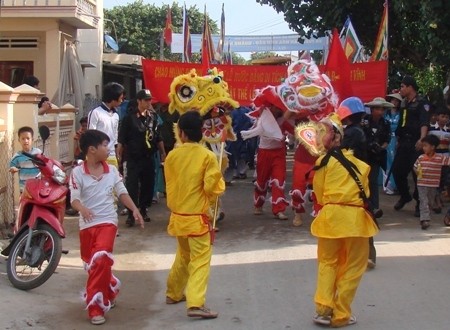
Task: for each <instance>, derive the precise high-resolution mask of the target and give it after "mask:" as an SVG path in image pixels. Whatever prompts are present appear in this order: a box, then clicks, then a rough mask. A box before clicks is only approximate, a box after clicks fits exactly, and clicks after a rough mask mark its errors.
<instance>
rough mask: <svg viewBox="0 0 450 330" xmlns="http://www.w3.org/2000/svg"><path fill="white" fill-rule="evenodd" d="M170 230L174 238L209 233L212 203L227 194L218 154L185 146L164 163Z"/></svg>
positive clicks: (190, 145)
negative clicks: (224, 193)
mask: <svg viewBox="0 0 450 330" xmlns="http://www.w3.org/2000/svg"><path fill="white" fill-rule="evenodd" d="M164 176H165V178H166V192H167V206H168V207H169V209H170V210H171V212H172V213H171V215H170V220H169V226H168V228H167V231H168V233H169V234H170V235H172V236H199V235H203V234H205V233H206V232H208V230H209V229H208V222H209V221H210V212H209V208H210V204H211V203H212V202H213V201H214V200H215V198H216V197H217V196H219V195H221V194H222V193H223V192H224V191H225V181H224V180H223V177H222V173H221V172H220V168H219V164H218V162H217V157H216V155H215V154H214V153H213V152H212V151H210V150H208V149H206V148H205V147H204V146H202V145H200V144H198V143H184V144H182V145H180V146H179V147H178V148H175V149H174V150H172V151H171V152H170V153H169V155H168V156H167V158H166V160H165V162H164Z"/></svg>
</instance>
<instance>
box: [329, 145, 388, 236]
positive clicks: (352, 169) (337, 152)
mask: <svg viewBox="0 0 450 330" xmlns="http://www.w3.org/2000/svg"><path fill="white" fill-rule="evenodd" d="M331 155H332V156H333V157H334V158H336V159H337V160H338V161H339V162H340V163H341V164H342V166H344V168H345V169H346V170H347V171H348V173H349V174H350V176H351V177H352V178H353V180H354V181H355V182H356V184H357V186H358V188H359V194H360V196H361V199H362V200H363V203H364V208H365V209H366V210H367V211H368V212H369V214H370V215H371V218H372V220H373V222H374V223H375V224H376V225H377V227H378V228H380V226H379V224H378V221H377V219H376V218H375V216H374V214H373V208H372V205H371V203H370V201H369V199H368V198H367V195H366V192H365V190H364V187H363V184H362V182H361V180H360V179H359V177H358V175H357V174H356V172H358V173H359V174H361V172H360V171H359V169H358V167H357V166H356V165H355V164H353V163H352V162H351V161H350V160H349V159H348V158H347V157H345V156H344V154H343V153H342V150H341V149H333V150H332V151H331Z"/></svg>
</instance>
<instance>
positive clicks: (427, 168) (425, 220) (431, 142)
mask: <svg viewBox="0 0 450 330" xmlns="http://www.w3.org/2000/svg"><path fill="white" fill-rule="evenodd" d="M420 142H421V143H422V150H423V152H424V153H423V154H422V155H420V156H419V157H418V158H417V160H416V162H415V163H414V171H415V172H416V174H417V191H418V193H419V207H420V226H421V227H422V229H423V230H425V229H427V228H428V227H430V207H429V204H430V203H431V202H432V201H434V200H435V199H436V194H437V192H438V190H437V189H438V187H439V182H440V179H441V171H442V166H449V165H450V157H448V156H445V155H443V154H441V153H437V152H436V148H437V147H438V145H439V138H438V137H437V136H436V135H431V134H430V135H427V136H425V137H424V138H423V139H421V140H420Z"/></svg>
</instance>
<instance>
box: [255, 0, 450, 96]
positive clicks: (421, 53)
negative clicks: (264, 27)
mask: <svg viewBox="0 0 450 330" xmlns="http://www.w3.org/2000/svg"><path fill="white" fill-rule="evenodd" d="M256 2H258V3H260V4H261V5H263V4H267V5H270V6H272V7H273V8H274V9H275V10H276V11H277V12H283V13H284V18H285V20H286V22H288V24H289V27H290V28H291V29H293V30H294V31H296V32H297V33H298V34H299V35H300V40H301V41H303V40H305V38H311V37H316V38H317V37H323V36H325V35H326V34H327V33H328V31H330V30H331V29H333V28H335V27H336V28H338V29H340V28H342V25H343V24H344V22H345V20H346V18H347V17H350V18H351V20H352V23H353V25H354V27H355V30H356V32H357V33H358V37H359V39H360V41H361V43H362V44H363V45H365V46H366V47H367V49H369V50H371V49H373V48H374V44H375V39H376V36H377V32H378V27H379V24H380V21H381V16H382V13H383V6H382V4H383V1H381V0H365V1H361V0H334V1H329V0H303V1H297V0H256ZM449 40H450V1H448V0H422V1H406V0H391V1H389V61H390V63H389V64H390V73H389V75H390V80H391V81H396V79H395V78H396V76H401V75H404V74H405V73H408V74H412V75H415V76H417V75H419V76H425V75H426V72H428V71H430V68H433V70H437V71H439V72H443V73H444V72H449V70H450V61H449V60H448V58H449V56H450V42H448V41H449ZM434 72H436V71H434ZM445 76H446V75H445V74H443V75H440V76H439V77H434V78H435V79H437V80H438V83H442V84H443V83H444V81H445ZM422 87H423V86H422ZM427 88H430V89H431V86H426V87H425V88H424V91H425V92H426V91H427V90H426V89H427Z"/></svg>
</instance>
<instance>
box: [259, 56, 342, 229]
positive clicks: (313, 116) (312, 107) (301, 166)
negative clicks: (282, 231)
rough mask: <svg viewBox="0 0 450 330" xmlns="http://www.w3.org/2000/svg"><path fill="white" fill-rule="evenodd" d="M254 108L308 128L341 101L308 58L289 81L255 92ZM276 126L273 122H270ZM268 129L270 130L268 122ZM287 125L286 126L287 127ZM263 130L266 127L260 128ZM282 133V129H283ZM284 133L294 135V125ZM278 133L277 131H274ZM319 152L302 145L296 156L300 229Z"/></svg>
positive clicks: (294, 200)
mask: <svg viewBox="0 0 450 330" xmlns="http://www.w3.org/2000/svg"><path fill="white" fill-rule="evenodd" d="M256 92H257V93H256V96H255V99H254V104H255V106H257V107H258V108H263V107H265V108H268V109H269V108H271V106H275V107H276V108H278V109H281V110H282V111H284V112H285V118H290V119H291V120H292V119H293V120H295V123H296V124H297V125H298V124H303V125H307V124H308V123H310V122H316V123H317V122H319V121H320V120H321V119H324V118H325V117H327V116H328V114H330V113H332V112H334V110H335V109H336V107H337V105H338V97H337V95H336V94H335V92H334V89H333V86H332V85H331V81H330V79H329V78H328V77H327V76H326V75H324V74H321V73H320V71H319V68H318V67H317V65H316V64H315V63H314V61H313V60H312V59H311V58H310V57H309V56H308V57H303V58H301V59H299V60H298V61H296V62H293V63H292V64H291V65H290V66H289V67H288V70H287V78H286V79H284V81H283V82H282V83H281V84H280V85H278V86H267V87H265V88H263V89H262V90H259V91H256ZM270 121H272V123H273V120H270ZM267 123H268V124H266V125H265V126H270V125H272V127H275V126H273V124H270V123H269V122H267ZM285 124H286V123H285ZM260 126H261V127H263V126H264V124H262V123H261V124H260ZM281 129H283V128H281ZM284 129H285V130H286V131H288V132H289V133H290V134H293V135H295V132H294V125H289V124H288V123H287V125H284ZM275 130H277V129H276V128H275ZM320 152H321V151H320V150H319V149H318V150H317V152H312V149H311V148H309V147H307V146H306V145H305V144H302V143H300V144H299V145H298V147H297V149H296V151H295V155H294V167H293V180H292V189H291V190H290V192H289V194H290V196H291V206H292V207H293V209H294V210H295V218H294V225H301V223H302V220H301V213H304V212H305V208H304V204H305V200H306V199H307V197H308V196H307V194H308V190H307V188H308V186H309V185H310V184H311V182H312V175H310V177H309V179H306V178H305V174H306V173H307V172H309V171H310V170H311V169H312V168H313V167H314V163H315V161H316V159H317V157H318V154H320Z"/></svg>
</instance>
